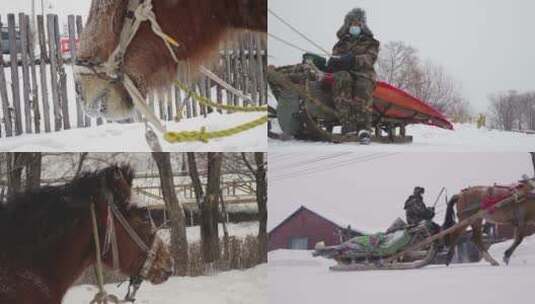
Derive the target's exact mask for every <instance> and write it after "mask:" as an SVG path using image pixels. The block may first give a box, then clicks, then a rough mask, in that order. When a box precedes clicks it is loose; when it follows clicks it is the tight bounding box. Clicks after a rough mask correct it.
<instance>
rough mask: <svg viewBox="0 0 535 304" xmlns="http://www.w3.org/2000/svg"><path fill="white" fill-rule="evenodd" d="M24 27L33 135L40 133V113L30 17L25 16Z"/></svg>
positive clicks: (32, 28)
mask: <svg viewBox="0 0 535 304" xmlns="http://www.w3.org/2000/svg"><path fill="white" fill-rule="evenodd" d="M25 18H26V26H27V32H28V56H29V61H30V74H31V89H30V102H31V105H32V112H33V123H34V127H35V133H41V113H40V111H39V86H38V84H37V68H36V67H35V53H34V52H35V40H34V39H33V37H35V34H36V33H33V32H32V31H33V30H35V26H34V27H32V26H31V25H30V24H31V23H30V16H28V15H26V16H25Z"/></svg>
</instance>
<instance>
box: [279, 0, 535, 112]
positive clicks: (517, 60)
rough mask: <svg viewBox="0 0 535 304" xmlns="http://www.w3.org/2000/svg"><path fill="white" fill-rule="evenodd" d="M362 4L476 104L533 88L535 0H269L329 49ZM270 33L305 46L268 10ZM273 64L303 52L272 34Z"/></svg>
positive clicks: (380, 31) (379, 31) (380, 30)
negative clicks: (441, 69)
mask: <svg viewBox="0 0 535 304" xmlns="http://www.w3.org/2000/svg"><path fill="white" fill-rule="evenodd" d="M355 6H361V7H363V8H365V9H366V10H367V12H368V23H369V26H370V28H371V30H372V31H373V32H374V33H375V36H376V38H378V39H379V40H380V41H381V42H382V43H386V42H388V41H397V40H400V41H403V42H405V43H407V44H410V45H412V46H414V47H416V48H417V49H418V50H419V53H420V57H421V58H424V59H425V60H427V59H429V60H431V61H433V62H434V63H437V64H440V65H442V66H444V67H445V68H446V70H447V71H448V72H449V73H450V75H452V76H453V77H454V78H456V79H457V80H459V81H461V82H462V85H463V93H464V95H465V96H466V97H467V98H468V99H469V101H470V102H471V104H472V105H473V108H474V110H476V111H485V110H487V108H488V100H487V97H488V95H489V94H490V93H495V92H499V91H506V90H509V89H516V90H519V91H524V90H535V77H534V76H533V71H535V39H533V37H534V34H533V29H535V17H534V12H535V1H526V0H511V1H487V0H451V1H442V0H440V1H439V0H430V1H423V0H403V1H399V0H361V1H355V0H336V1H331V0H291V1H288V0H269V7H270V8H271V9H272V10H273V11H275V13H277V14H279V15H280V16H282V17H283V18H285V19H286V20H287V21H288V22H290V23H291V24H292V25H293V26H295V27H296V28H298V29H299V30H301V31H302V32H304V33H305V34H306V35H307V36H308V37H310V38H311V39H313V40H314V41H315V42H317V43H319V44H320V45H321V46H323V47H324V48H326V49H327V50H330V49H331V48H332V45H333V44H334V43H335V42H336V36H335V33H336V31H337V30H338V28H339V27H340V26H341V25H342V22H343V18H344V16H345V14H346V13H347V11H349V10H350V9H352V8H353V7H355ZM269 32H270V33H272V34H274V35H277V36H279V37H282V38H285V39H287V40H290V41H292V42H294V43H295V44H297V45H299V46H301V47H304V48H305V49H309V50H313V51H316V49H314V47H313V46H310V44H308V43H307V42H306V41H305V40H303V39H301V38H300V37H299V36H297V35H296V34H294V33H293V32H292V31H291V30H289V29H288V28H287V27H285V26H284V25H282V23H280V22H279V21H278V20H276V19H275V18H273V17H272V16H271V15H270V16H269ZM269 54H270V56H271V57H270V63H271V64H275V65H281V64H292V63H296V62H298V61H299V60H300V52H299V51H297V50H294V49H292V48H289V47H287V46H285V45H283V44H281V43H279V42H277V41H275V40H273V39H270V40H269Z"/></svg>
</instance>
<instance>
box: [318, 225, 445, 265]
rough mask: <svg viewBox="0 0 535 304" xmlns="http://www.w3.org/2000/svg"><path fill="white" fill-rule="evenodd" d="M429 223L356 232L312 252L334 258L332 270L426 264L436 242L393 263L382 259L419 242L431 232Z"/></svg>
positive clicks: (429, 259) (320, 246)
mask: <svg viewBox="0 0 535 304" xmlns="http://www.w3.org/2000/svg"><path fill="white" fill-rule="evenodd" d="M431 231H432V228H431V224H430V223H427V222H423V223H421V224H419V225H416V226H407V225H406V224H404V225H403V226H402V227H401V228H399V229H397V230H395V231H391V232H388V233H377V234H372V235H365V236H358V237H355V238H352V239H350V240H348V241H346V242H343V243H342V244H339V245H336V246H329V247H325V246H323V244H322V243H318V244H316V250H315V251H314V253H313V255H314V256H322V257H326V258H331V259H334V260H336V261H337V262H338V264H337V265H335V266H332V267H330V269H331V270H334V271H361V270H381V269H382V270H394V269H397V270H401V269H414V268H420V267H423V266H426V265H428V264H429V263H431V262H432V261H433V259H434V258H435V255H436V252H437V250H436V247H437V245H436V244H435V243H433V244H430V245H429V246H427V247H426V248H423V249H422V250H419V251H412V252H410V253H408V254H406V255H404V256H402V257H400V258H399V259H397V260H396V261H394V262H392V263H385V262H384V261H385V259H387V258H388V257H391V256H393V255H394V254H396V253H399V252H401V251H403V250H404V249H406V248H408V247H410V246H412V245H414V244H417V243H419V242H420V241H422V240H424V239H426V238H428V237H430V236H431V235H432V232H431Z"/></svg>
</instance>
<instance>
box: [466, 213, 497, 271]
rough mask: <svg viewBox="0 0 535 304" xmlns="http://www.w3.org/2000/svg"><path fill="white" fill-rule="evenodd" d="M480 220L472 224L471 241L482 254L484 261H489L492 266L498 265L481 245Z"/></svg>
mask: <svg viewBox="0 0 535 304" xmlns="http://www.w3.org/2000/svg"><path fill="white" fill-rule="evenodd" d="M481 226H482V221H479V222H476V223H473V224H472V241H473V242H474V244H475V245H476V247H477V249H479V252H481V254H482V255H483V258H484V259H485V261H487V262H489V263H490V264H491V265H492V266H499V265H500V264H499V263H498V262H496V260H495V259H494V258H493V257H492V256H491V255H490V254H489V253H488V251H487V249H485V246H484V245H483V240H482V233H481Z"/></svg>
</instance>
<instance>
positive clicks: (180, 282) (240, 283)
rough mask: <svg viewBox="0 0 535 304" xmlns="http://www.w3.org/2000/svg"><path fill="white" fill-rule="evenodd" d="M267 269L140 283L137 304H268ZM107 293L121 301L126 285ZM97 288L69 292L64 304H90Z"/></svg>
mask: <svg viewBox="0 0 535 304" xmlns="http://www.w3.org/2000/svg"><path fill="white" fill-rule="evenodd" d="M266 277H267V265H266V264H263V265H259V266H256V267H254V268H251V269H248V270H245V271H237V270H233V271H228V272H222V273H219V274H216V275H214V276H205V277H195V278H191V277H173V278H171V279H169V281H167V282H165V283H163V284H161V285H150V284H149V283H143V285H142V286H141V289H140V290H139V291H138V294H137V300H136V303H137V304H147V303H150V304H176V303H188V304H206V303H213V304H216V303H218V304H267V303H268V298H267V280H266ZM105 288H106V291H107V292H108V293H111V294H114V295H117V296H120V297H123V296H124V294H125V293H126V285H122V286H121V287H119V288H117V287H116V285H115V284H110V285H106V286H105ZM96 292H97V288H95V287H94V286H90V285H81V286H76V287H73V288H71V289H70V290H69V291H68V292H67V294H66V295H65V298H64V299H63V304H79V303H89V301H90V300H91V299H93V296H94V295H95V293H96Z"/></svg>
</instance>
